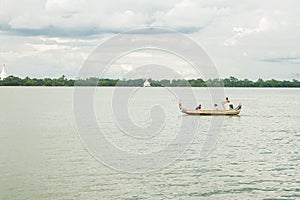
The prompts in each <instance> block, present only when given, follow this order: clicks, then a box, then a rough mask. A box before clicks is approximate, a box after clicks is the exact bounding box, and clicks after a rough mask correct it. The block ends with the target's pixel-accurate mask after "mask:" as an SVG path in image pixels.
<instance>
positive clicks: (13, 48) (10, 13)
mask: <svg viewBox="0 0 300 200" xmlns="http://www.w3.org/2000/svg"><path fill="white" fill-rule="evenodd" d="M270 5H272V6H270ZM299 8H300V1H299V2H298V1H292V0H287V1H279V0H266V1H261V0H245V1H240V0H201V1H194V0H164V1H161V0H152V1H148V0H139V1H133V0H123V1H122V2H120V1H116V0H110V1H107V0H76V1H72V0H24V1H16V0H11V1H4V2H1V10H0V43H1V46H0V60H1V62H3V63H7V66H8V69H7V70H8V71H9V72H11V73H12V74H15V75H19V76H26V75H30V76H36V77H40V76H51V77H53V76H61V75H62V74H65V75H67V76H69V77H75V76H76V75H77V71H78V69H79V68H80V66H81V64H82V63H83V62H84V59H85V58H86V57H87V56H88V55H89V53H90V52H91V51H92V50H93V49H94V48H95V47H96V46H97V45H99V44H101V42H103V41H104V40H105V39H106V38H109V37H111V36H112V35H114V34H117V33H120V32H123V31H127V30H129V29H134V28H141V27H156V26H158V27H165V28H169V29H175V30H177V31H179V32H182V33H185V35H187V36H188V37H191V38H192V39H194V40H195V42H197V43H198V44H199V45H201V46H203V48H204V49H205V50H206V51H207V53H208V55H209V56H210V57H211V58H212V59H213V61H214V63H215V64H216V65H217V66H218V69H219V70H220V73H221V74H222V76H230V75H235V76H238V77H248V78H253V79H256V78H257V77H267V78H269V77H271V76H272V77H288V76H290V74H291V73H299V67H298V65H299V59H298V58H299V54H289V53H287V52H291V51H295V52H300V49H299V47H300V41H299V35H300V21H299V19H298V18H299V17H298V16H299V11H300V10H299ZM162 33H163V32H161V34H162ZM141 34H144V33H141ZM169 39H170V40H171V41H172V38H169ZM174 44H175V45H177V41H174ZM228 46H231V47H232V48H228ZM178 48H180V45H178ZM243 52H246V53H243ZM270 52H272V53H270ZM130 56H131V57H130ZM146 58H149V62H152V61H153V58H151V57H147V56H146V55H143V54H134V55H128V60H126V59H125V60H124V62H123V63H122V62H121V63H119V65H118V66H117V68H116V70H115V71H114V72H113V73H115V76H117V75H118V74H117V73H118V71H120V69H121V70H122V68H121V64H124V65H130V66H136V64H137V63H138V65H143V64H145V61H146ZM156 61H157V62H158V63H157V64H159V63H161V62H162V63H163V64H164V65H166V66H168V65H169V66H174V67H178V68H179V69H180V70H181V68H180V67H179V66H183V64H182V63H180V62H179V61H176V60H174V59H173V58H169V57H167V56H165V55H164V56H161V57H157V60H156ZM149 62H147V63H149ZM147 63H146V64H147ZM281 65H284V66H285V68H283V67H280V66H281ZM182 69H183V70H182V74H184V75H186V76H190V77H193V74H194V72H192V71H191V72H188V70H186V68H185V67H182Z"/></svg>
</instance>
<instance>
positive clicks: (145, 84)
mask: <svg viewBox="0 0 300 200" xmlns="http://www.w3.org/2000/svg"><path fill="white" fill-rule="evenodd" d="M144 87H151V84H150V82H149V81H148V79H146V81H145V82H144Z"/></svg>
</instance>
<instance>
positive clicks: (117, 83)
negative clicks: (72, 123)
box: [0, 75, 300, 88]
mask: <svg viewBox="0 0 300 200" xmlns="http://www.w3.org/2000/svg"><path fill="white" fill-rule="evenodd" d="M145 82H147V83H149V85H147V86H148V87H149V86H150V87H151V88H153V87H193V88H198V87H199V88H207V87H209V88H211V87H225V88H300V82H299V80H296V79H293V80H292V81H289V80H282V81H281V80H275V79H271V80H263V79H261V78H259V79H258V80H257V81H252V80H249V79H243V80H241V79H237V78H235V77H233V76H230V77H229V78H224V79H219V78H215V79H208V80H203V79H201V78H197V79H188V80H186V79H172V80H168V79H162V80H152V79H141V78H140V79H127V80H126V79H122V80H120V79H109V78H97V77H90V78H85V79H77V80H75V79H67V78H66V77H65V76H64V75H63V76H61V77H59V78H29V77H25V78H19V77H15V76H8V77H7V78H5V79H4V80H0V87H9V86H12V87H26V86H27V87H107V88H109V87H143V86H145Z"/></svg>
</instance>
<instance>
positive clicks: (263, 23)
mask: <svg viewBox="0 0 300 200" xmlns="http://www.w3.org/2000/svg"><path fill="white" fill-rule="evenodd" d="M268 28H269V27H268V21H267V19H266V18H261V19H260V21H259V24H258V26H257V27H256V28H252V29H251V28H243V27H234V28H233V36H232V37H231V38H229V39H227V40H225V42H224V45H225V46H232V45H236V44H237V43H238V40H239V39H241V38H243V37H245V36H247V35H251V34H256V33H259V32H263V31H266V30H267V29H268Z"/></svg>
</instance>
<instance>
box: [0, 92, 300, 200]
mask: <svg viewBox="0 0 300 200" xmlns="http://www.w3.org/2000/svg"><path fill="white" fill-rule="evenodd" d="M123 90H124V91H122V92H126V89H123ZM175 90H181V92H183V93H182V94H183V95H182V96H180V97H179V98H181V99H182V100H183V101H184V104H185V106H187V107H194V106H195V105H194V104H193V103H192V102H191V101H190V99H189V97H188V96H184V90H187V89H184V88H176V89H175ZM112 91H113V88H98V89H97V90H96V95H95V100H96V103H95V108H96V110H95V114H96V116H97V120H98V122H99V126H100V127H101V129H102V130H103V132H104V133H105V136H106V137H107V138H108V139H109V140H110V141H111V142H112V143H113V144H114V145H116V146H118V147H119V148H120V149H122V150H124V151H128V152H133V153H144V154H147V153H151V152H152V151H159V150H162V149H164V147H165V146H166V145H167V144H169V142H170V141H172V139H174V137H175V136H174V134H175V133H176V128H178V126H179V124H180V120H182V119H183V118H184V119H185V120H186V119H188V120H191V121H193V120H199V127H198V129H197V134H196V136H195V138H194V140H193V141H192V143H191V145H190V147H189V148H188V149H187V150H186V151H185V153H184V155H182V156H181V157H179V158H178V159H177V160H176V161H175V162H172V163H170V165H168V166H166V167H164V168H162V169H161V170H157V171H155V172H148V173H142V174H133V173H127V172H122V171H117V170H114V169H112V168H111V167H110V166H105V165H103V164H102V163H101V162H98V161H97V160H96V159H95V158H94V157H92V156H91V154H90V153H89V152H88V151H87V150H86V149H85V148H84V146H83V145H82V143H81V141H80V139H79V137H78V134H77V132H76V126H75V122H74V115H73V110H72V102H73V99H72V97H73V88H26V87H25V88H24V87H21V88H8V87H6V88H0V152H1V153H0V173H1V176H0V199H166V198H169V199H187V198H197V199H207V198H210V199H300V171H299V169H300V154H299V146H300V89H245V88H239V89H226V91H225V92H226V94H227V95H228V96H229V97H230V98H231V99H232V100H233V102H234V103H239V102H242V103H243V109H242V112H241V115H240V117H225V118H224V123H223V127H222V129H221V132H220V134H219V137H218V143H217V145H216V146H215V147H214V149H213V151H212V152H211V153H210V154H209V155H208V156H207V157H205V158H201V157H200V151H201V148H202V145H203V142H204V140H205V136H206V134H207V130H208V128H209V126H210V122H211V120H212V118H211V117H205V116H204V117H203V116H201V117H199V116H197V117H195V116H183V115H182V114H181V113H180V112H178V108H177V98H176V97H175V96H174V95H172V94H171V93H170V92H168V91H167V90H166V89H164V88H141V89H138V90H137V92H136V93H135V94H134V95H133V97H131V98H130V100H129V113H130V117H131V119H132V120H133V121H134V123H136V124H137V125H138V126H140V127H145V126H147V125H148V124H149V123H151V115H150V114H149V109H150V108H151V106H153V105H154V104H155V103H156V102H158V104H161V105H163V106H164V109H165V114H166V115H165V118H166V119H165V124H164V127H163V129H162V131H161V132H160V134H158V135H156V136H154V137H151V138H147V139H145V140H141V139H132V138H130V137H129V136H128V135H124V134H122V132H121V131H120V130H119V129H118V128H116V126H115V123H114V120H113V116H112V111H111V106H110V105H111V104H110V100H111V95H112ZM195 93H196V95H197V99H198V101H199V102H201V103H203V104H204V105H205V107H207V108H210V107H211V106H210V105H211V103H212V102H209V97H208V95H207V91H206V90H205V89H203V88H202V89H201V88H200V89H199V88H198V89H195ZM121 100H122V99H120V101H121ZM154 117H155V116H154ZM120 119H121V120H122V117H121V118H120ZM120 119H119V120H120ZM185 128H187V129H188V127H185ZM191 131H192V130H191ZM124 159H126V158H124Z"/></svg>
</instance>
